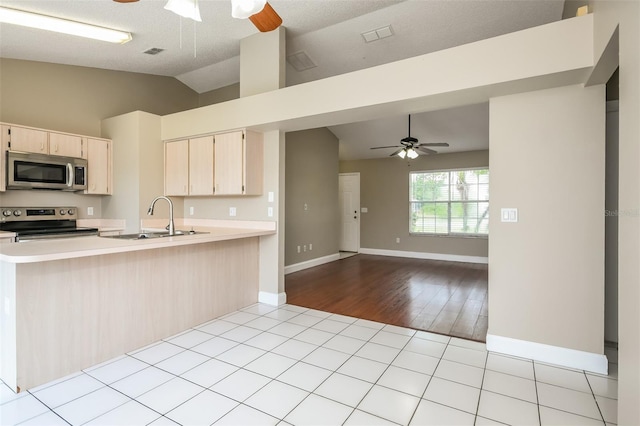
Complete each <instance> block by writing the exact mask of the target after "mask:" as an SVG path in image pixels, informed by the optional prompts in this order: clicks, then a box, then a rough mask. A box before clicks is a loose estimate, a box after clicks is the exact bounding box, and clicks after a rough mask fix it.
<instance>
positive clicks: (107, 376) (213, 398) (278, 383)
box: [0, 304, 618, 426]
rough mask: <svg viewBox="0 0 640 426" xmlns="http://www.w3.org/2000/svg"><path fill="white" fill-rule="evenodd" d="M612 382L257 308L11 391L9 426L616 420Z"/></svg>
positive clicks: (407, 333)
mask: <svg viewBox="0 0 640 426" xmlns="http://www.w3.org/2000/svg"><path fill="white" fill-rule="evenodd" d="M608 356H609V359H610V361H611V363H610V366H609V367H610V374H609V376H600V375H597V374H590V373H585V372H584V371H578V370H570V369H565V368H560V367H557V366H553V365H546V364H542V363H538V362H533V361H531V360H527V359H521V358H511V357H507V356H503V355H499V354H496V353H491V352H487V350H486V348H485V345H484V344H481V343H477V342H471V341H466V340H462V339H458V338H450V337H446V336H441V335H437V334H431V333H427V332H423V331H415V330H410V329H406V328H400V327H396V326H391V325H385V324H380V323H375V322H371V321H366V320H360V319H356V318H352V317H346V316H342V315H334V314H329V313H326V312H320V311H315V310H310V309H306V308H300V307H297V306H292V305H285V306H281V307H279V308H275V307H272V306H268V305H262V304H256V305H253V306H250V307H248V308H245V309H242V310H241V311H238V312H234V313H232V314H229V315H226V316H224V317H222V318H219V319H216V320H214V321H211V322H209V323H207V324H203V325H201V326H199V327H196V328H194V329H191V330H189V331H187V332H185V333H182V334H180V335H177V336H173V337H171V338H168V339H165V340H163V341H161V342H157V343H155V344H153V345H150V346H148V347H145V348H142V349H140V350H137V351H135V352H131V353H129V354H126V355H123V356H121V357H118V358H116V359H113V360H110V361H108V362H105V363H103V364H100V365H97V366H94V367H92V368H88V369H86V370H84V371H81V372H78V373H76V374H73V375H71V376H69V377H65V378H63V379H61V380H57V381H56V382H53V383H49V384H46V385H43V386H40V387H38V388H34V389H31V390H29V391H27V392H21V393H20V394H17V395H16V394H14V393H13V392H12V391H11V390H10V389H9V388H8V387H7V386H6V385H4V384H0V425H3V426H5V425H14V424H20V425H66V424H72V425H81V424H89V425H147V424H151V425H175V424H180V425H211V424H216V425H276V424H282V425H287V424H289V425H340V424H344V425H378V424H380V425H384V424H400V425H406V424H411V425H443V424H452V425H454V424H455V425H473V424H476V425H492V424H501V423H502V424H517V425H525V424H543V425H547V424H549V425H553V424H555V425H569V424H576V425H590V424H600V425H603V424H605V423H606V424H615V423H616V407H617V396H618V395H617V364H616V362H617V360H616V354H615V352H610V353H608Z"/></svg>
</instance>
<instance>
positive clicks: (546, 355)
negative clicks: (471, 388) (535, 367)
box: [487, 334, 609, 374]
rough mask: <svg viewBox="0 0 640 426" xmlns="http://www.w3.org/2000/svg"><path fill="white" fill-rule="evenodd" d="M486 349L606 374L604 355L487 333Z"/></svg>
mask: <svg viewBox="0 0 640 426" xmlns="http://www.w3.org/2000/svg"><path fill="white" fill-rule="evenodd" d="M487 350H488V351H491V352H498V353H502V354H506V355H513V356H517V357H521V358H528V359H533V360H535V361H541V362H547V363H549V364H556V365H560V366H563V367H569V368H575V369H577V370H585V371H591V372H594V373H598V374H608V370H609V363H608V361H607V356H606V355H600V354H596V353H592V352H584V351H578V350H575V349H568V348H563V347H560V346H552V345H546V344H544V343H536V342H529V341H526V340H519V339H512V338H510V337H503V336H496V335H494V334H487Z"/></svg>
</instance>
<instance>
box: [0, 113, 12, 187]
mask: <svg viewBox="0 0 640 426" xmlns="http://www.w3.org/2000/svg"><path fill="white" fill-rule="evenodd" d="M9 129H10V127H9V126H7V125H4V124H2V125H0V131H1V132H2V134H1V135H0V152H1V153H2V158H0V192H4V191H5V190H6V188H7V182H6V179H7V161H6V158H5V155H6V154H5V152H7V150H8V149H9Z"/></svg>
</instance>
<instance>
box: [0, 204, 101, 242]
mask: <svg viewBox="0 0 640 426" xmlns="http://www.w3.org/2000/svg"><path fill="white" fill-rule="evenodd" d="M77 219H78V210H77V209H76V208H75V207H2V208H0V231H9V232H15V233H16V242H20V241H30V240H39V239H45V238H69V237H81V236H86V235H98V228H79V227H77V226H76V220H77Z"/></svg>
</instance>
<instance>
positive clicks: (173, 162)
mask: <svg viewBox="0 0 640 426" xmlns="http://www.w3.org/2000/svg"><path fill="white" fill-rule="evenodd" d="M164 194H165V195H177V196H184V195H189V140H188V139H185V140H180V141H173V142H166V143H165V144H164Z"/></svg>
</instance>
